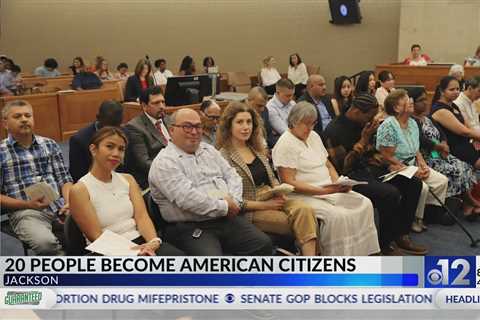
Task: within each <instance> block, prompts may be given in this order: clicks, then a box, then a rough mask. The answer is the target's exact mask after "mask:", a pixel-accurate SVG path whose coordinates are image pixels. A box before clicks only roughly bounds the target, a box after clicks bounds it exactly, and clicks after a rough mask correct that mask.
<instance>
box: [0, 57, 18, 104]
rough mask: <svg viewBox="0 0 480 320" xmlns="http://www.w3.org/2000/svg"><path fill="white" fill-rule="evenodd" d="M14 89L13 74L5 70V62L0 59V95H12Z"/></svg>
mask: <svg viewBox="0 0 480 320" xmlns="http://www.w3.org/2000/svg"><path fill="white" fill-rule="evenodd" d="M15 90H16V84H15V76H14V75H13V74H12V72H11V71H10V70H7V68H6V65H5V62H3V61H0V96H10V95H13V94H14V93H15Z"/></svg>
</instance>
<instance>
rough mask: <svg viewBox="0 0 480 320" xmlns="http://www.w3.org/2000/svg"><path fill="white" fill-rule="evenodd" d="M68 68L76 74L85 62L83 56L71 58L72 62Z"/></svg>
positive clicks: (81, 69) (83, 66)
mask: <svg viewBox="0 0 480 320" xmlns="http://www.w3.org/2000/svg"><path fill="white" fill-rule="evenodd" d="M69 68H70V69H71V70H72V73H73V75H76V74H77V73H80V72H81V71H83V69H84V68H85V63H84V62H83V58H82V57H75V58H73V63H72V65H71V66H70V67H69Z"/></svg>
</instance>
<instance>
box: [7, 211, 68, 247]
mask: <svg viewBox="0 0 480 320" xmlns="http://www.w3.org/2000/svg"><path fill="white" fill-rule="evenodd" d="M55 217H56V216H55V214H54V213H52V212H48V211H37V210H33V209H26V210H19V211H15V212H12V213H11V214H10V215H9V220H10V225H11V226H12V229H13V231H14V232H15V234H16V235H17V237H18V239H20V240H21V241H22V242H24V243H26V244H28V246H29V247H30V248H31V249H32V250H33V251H34V252H35V254H37V255H42V256H59V255H64V252H63V249H62V246H61V245H60V242H59V241H58V239H57V237H56V236H55V235H54V234H53V231H52V222H53V221H54V220H55Z"/></svg>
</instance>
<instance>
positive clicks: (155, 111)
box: [125, 86, 170, 189]
mask: <svg viewBox="0 0 480 320" xmlns="http://www.w3.org/2000/svg"><path fill="white" fill-rule="evenodd" d="M140 102H141V104H142V109H143V112H142V113H141V114H140V115H138V116H136V117H135V118H133V119H132V120H130V121H129V122H128V123H127V124H126V125H125V132H126V134H127V136H128V140H129V141H130V142H129V146H128V154H127V168H128V172H130V173H131V174H132V175H133V176H134V177H135V180H137V182H138V184H139V185H140V187H141V188H142V189H146V188H148V171H149V170H150V166H151V165H152V161H153V159H155V157H156V156H157V154H158V152H159V151H160V150H161V149H163V148H165V147H166V146H167V144H168V142H169V140H170V135H169V133H168V130H167V124H166V123H165V122H166V121H167V119H166V117H165V98H164V97H163V94H162V89H161V88H160V87H158V86H156V87H150V88H148V89H147V90H146V91H145V92H144V93H143V94H142V96H141V100H140Z"/></svg>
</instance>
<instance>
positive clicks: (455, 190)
mask: <svg viewBox="0 0 480 320" xmlns="http://www.w3.org/2000/svg"><path fill="white" fill-rule="evenodd" d="M409 94H410V97H412V99H413V101H414V114H413V116H414V119H415V120H417V123H418V124H419V127H420V130H421V132H420V136H421V140H420V147H421V152H422V155H423V157H424V159H425V161H426V162H427V164H428V166H429V167H431V168H432V169H434V170H435V171H438V172H440V173H441V174H443V175H445V176H446V177H447V178H448V188H447V198H449V197H454V196H460V197H462V198H463V199H464V201H463V212H464V215H465V216H466V217H473V216H474V215H472V212H473V210H475V212H474V213H475V214H478V213H480V211H479V209H474V204H475V203H479V202H476V201H475V199H474V198H473V196H472V193H471V189H472V188H473V186H474V185H475V183H476V176H475V172H474V168H473V167H472V166H471V165H470V164H468V163H466V162H463V161H461V160H460V159H458V158H457V157H455V156H453V155H452V154H450V148H449V147H448V144H447V141H446V136H445V134H444V133H443V131H442V130H441V129H440V128H439V127H437V125H436V124H435V123H433V122H432V120H431V119H430V118H429V117H428V116H429V114H430V107H429V105H428V103H427V92H426V91H425V89H424V88H421V87H420V88H418V87H417V88H413V89H411V90H410V91H409ZM479 204H480V203H479Z"/></svg>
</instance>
